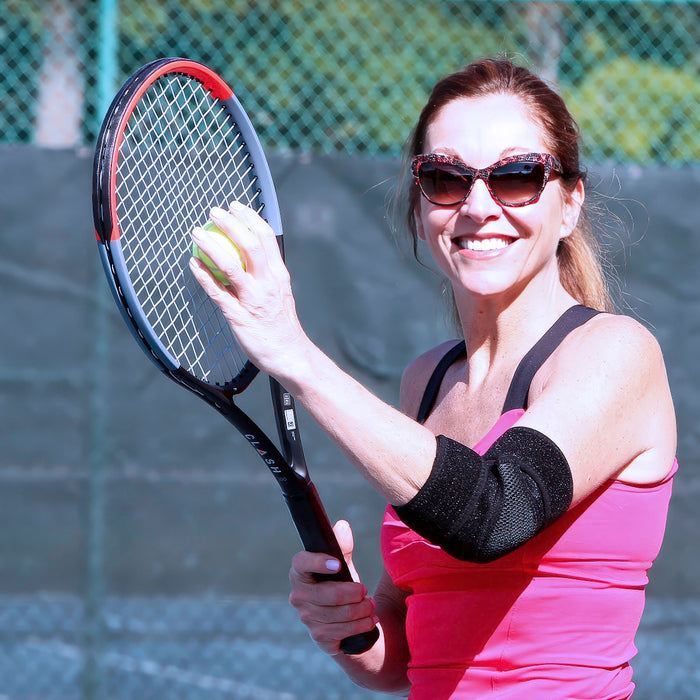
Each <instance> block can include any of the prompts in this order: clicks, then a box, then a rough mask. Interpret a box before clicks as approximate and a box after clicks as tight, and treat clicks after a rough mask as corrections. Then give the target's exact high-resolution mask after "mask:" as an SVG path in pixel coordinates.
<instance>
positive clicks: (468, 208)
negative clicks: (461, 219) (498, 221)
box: [460, 178, 501, 222]
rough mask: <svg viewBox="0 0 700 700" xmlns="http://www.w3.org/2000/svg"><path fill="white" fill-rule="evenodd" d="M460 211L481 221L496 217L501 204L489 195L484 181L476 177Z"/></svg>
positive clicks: (499, 211)
mask: <svg viewBox="0 0 700 700" xmlns="http://www.w3.org/2000/svg"><path fill="white" fill-rule="evenodd" d="M460 212H461V213H462V214H464V215H465V216H469V217H470V218H472V219H474V220H475V221H479V222H482V221H487V220H488V219H493V218H498V216H500V214H501V205H500V204H499V203H498V202H497V201H496V200H495V199H494V198H493V197H492V196H491V193H490V192H489V189H488V187H486V183H485V182H484V181H483V180H482V179H481V178H477V179H476V181H475V182H474V184H473V185H472V190H471V192H470V193H469V196H468V197H467V198H466V199H465V200H464V201H463V202H462V206H461V209H460Z"/></svg>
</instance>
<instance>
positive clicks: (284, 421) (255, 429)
mask: <svg viewBox="0 0 700 700" xmlns="http://www.w3.org/2000/svg"><path fill="white" fill-rule="evenodd" d="M171 72H180V73H184V74H185V75H189V76H191V77H193V78H195V79H197V80H199V81H200V82H201V83H202V85H203V86H204V87H205V88H206V89H207V90H209V91H210V92H211V94H212V96H213V97H214V98H216V99H219V100H220V101H221V102H222V103H223V104H224V105H225V106H226V109H227V111H228V113H229V116H230V117H231V118H232V119H233V120H234V121H235V123H236V125H237V127H238V129H239V131H240V133H241V136H242V139H243V141H244V143H245V146H246V148H247V150H248V152H249V153H251V154H252V160H253V162H254V164H255V174H256V177H257V183H258V187H259V190H261V191H262V192H263V194H264V196H263V203H264V205H265V216H266V219H267V221H268V223H269V224H270V226H271V227H272V229H273V230H274V231H275V233H276V235H277V242H278V244H279V246H280V251H281V252H282V255H283V257H284V247H283V237H282V223H281V219H280V214H279V207H278V206H277V199H276V194H275V188H274V183H273V181H272V175H271V173H270V170H269V166H268V164H267V159H266V158H265V155H264V152H263V150H262V146H261V145H260V142H259V140H258V137H257V134H256V133H255V129H254V127H253V125H252V123H251V122H250V119H249V118H248V116H247V114H246V112H245V110H244V109H243V107H242V105H241V104H240V102H239V100H238V98H237V97H236V96H235V95H234V93H233V90H232V89H231V88H230V87H229V86H228V85H227V84H226V83H225V82H224V81H223V80H222V79H221V78H220V77H219V76H218V75H217V74H216V73H214V72H213V71H212V70H211V69H209V68H208V67H207V66H205V65H203V64H201V63H198V62H196V61H192V60H189V59H185V58H163V59H158V60H156V61H152V62H151V63H149V64H146V65H145V66H142V67H141V68H139V69H138V70H137V71H136V72H135V73H133V74H132V76H131V77H130V78H129V79H128V80H127V81H126V82H125V83H124V85H123V86H122V87H121V89H120V90H119V91H118V92H117V94H116V96H115V98H114V100H113V101H112V103H111V105H110V107H109V109H108V111H107V114H106V116H105V118H104V121H103V123H102V127H101V129H100V133H99V136H98V141H97V148H96V150H95V158H94V163H93V188H92V192H93V194H92V205H93V218H94V223H95V236H96V239H97V243H98V250H99V254H100V259H101V261H102V266H103V269H104V272H105V276H106V278H107V281H108V284H109V288H110V291H111V293H112V296H113V297H114V300H115V302H116V304H117V307H118V308H119V310H120V312H121V315H122V317H123V319H124V321H125V323H126V325H127V327H128V328H129V330H130V331H131V333H132V335H133V336H134V338H135V339H136V341H137V343H138V345H139V347H140V348H141V349H142V350H143V351H144V353H145V354H146V355H147V356H148V357H149V359H150V360H151V361H152V362H153V363H154V364H155V365H156V367H157V368H158V369H159V370H160V371H161V372H163V373H164V374H165V375H166V376H168V377H169V378H170V379H172V380H173V381H175V382H176V383H177V384H179V385H180V386H182V387H184V388H186V389H188V390H189V391H190V392H192V393H194V394H196V395H197V396H199V397H200V398H201V399H203V400H204V401H206V402H207V403H208V404H209V405H211V406H212V407H213V408H215V409H216V410H217V411H218V412H219V413H220V414H221V415H222V416H223V417H224V418H226V420H228V421H229V422H230V423H231V424H232V425H233V426H234V427H235V428H236V429H237V430H238V431H239V432H240V433H241V434H242V435H243V436H244V437H245V439H246V440H247V441H248V442H249V443H250V445H251V446H252V447H253V448H254V449H255V451H256V452H257V453H258V456H259V457H260V458H261V459H262V460H263V462H264V463H265V464H266V465H267V467H268V469H269V471H270V473H271V474H272V475H273V476H274V477H275V479H276V481H277V483H278V485H279V487H280V489H281V491H282V494H283V496H284V499H285V502H286V504H287V507H288V509H289V512H290V514H291V516H292V520H293V522H294V524H295V527H296V529H297V532H298V534H299V536H300V539H301V541H302V544H303V545H304V548H305V549H306V550H307V551H311V552H323V553H326V554H330V555H331V556H334V557H336V558H337V559H339V561H340V562H341V569H340V571H339V572H338V573H335V574H328V575H325V574H323V575H319V576H318V579H319V580H326V579H327V580H336V581H351V580H352V575H351V573H350V571H349V569H348V567H347V564H346V563H345V559H344V557H343V554H342V551H341V549H340V546H339V545H338V542H337V540H336V538H335V535H334V533H333V529H332V525H331V523H330V520H329V518H328V515H327V513H326V511H325V509H324V507H323V503H322V502H321V499H320V497H319V495H318V492H317V490H316V487H315V485H314V484H313V483H312V481H311V479H310V477H309V473H308V469H307V466H306V459H305V456H304V451H303V447H302V444H301V437H300V434H299V428H298V417H297V413H296V407H295V404H294V399H293V397H292V396H291V394H289V392H287V391H286V390H285V389H284V388H283V387H282V386H281V385H280V384H279V382H277V381H276V380H275V379H274V378H273V377H269V381H270V391H271V399H272V405H273V409H274V415H275V422H276V426H277V432H278V436H279V440H280V444H281V446H282V452H283V453H284V454H283V453H282V452H280V450H279V449H278V448H277V446H276V445H275V444H274V443H273V442H272V440H270V438H269V437H268V436H267V435H266V434H265V432H264V431H263V430H262V429H261V428H260V427H259V426H258V425H257V424H256V423H255V422H254V421H253V420H252V419H251V418H250V417H249V416H248V415H247V414H246V413H245V412H244V411H243V410H242V409H241V408H239V407H238V405H237V404H236V403H235V401H234V396H235V395H236V394H239V393H241V392H242V391H243V390H244V389H245V388H246V387H247V386H248V385H249V384H250V383H251V381H252V380H253V379H254V378H255V376H256V375H257V374H258V368H257V367H255V366H254V365H253V364H252V363H251V362H250V361H248V362H247V363H246V364H245V366H244V368H243V370H242V371H241V372H240V373H239V375H238V376H237V377H236V381H235V383H227V384H224V385H218V384H217V385H214V384H210V383H208V382H205V381H202V380H201V379H199V378H197V377H195V376H194V375H192V374H191V373H190V372H188V371H187V370H186V369H184V368H183V367H182V366H181V364H180V362H179V361H178V360H177V359H176V358H175V357H174V356H173V355H172V354H171V353H170V352H169V351H168V349H167V348H166V347H165V346H164V344H163V343H162V342H161V340H160V339H159V338H158V336H157V334H156V333H155V331H154V330H153V329H152V327H151V324H150V323H149V321H148V319H147V318H146V315H145V313H144V312H143V310H142V308H141V304H140V302H139V300H138V297H137V294H136V292H135V290H134V287H133V285H132V283H131V279H130V276H129V273H128V270H127V266H126V262H125V260H124V254H123V250H122V246H121V242H120V229H119V222H118V220H117V216H116V211H117V206H116V205H117V202H116V186H115V181H116V179H117V166H118V158H119V146H120V144H121V140H122V138H123V134H124V127H125V125H126V123H127V122H128V119H129V117H130V116H131V114H132V112H133V109H134V107H135V105H136V103H137V102H138V99H139V97H140V96H141V95H143V94H144V93H145V92H146V90H147V89H148V87H150V85H152V84H153V83H154V82H155V81H156V80H157V79H158V78H160V77H162V76H163V75H165V74H167V73H171ZM378 636H379V632H378V629H377V628H376V627H375V628H374V629H373V630H371V631H370V632H367V633H361V634H357V635H353V636H351V637H348V638H347V639H345V640H343V641H342V642H341V649H342V650H343V651H344V652H345V653H347V654H358V653H362V652H364V651H366V650H367V649H369V648H370V647H371V646H372V645H373V644H374V642H375V641H376V639H377V638H378Z"/></svg>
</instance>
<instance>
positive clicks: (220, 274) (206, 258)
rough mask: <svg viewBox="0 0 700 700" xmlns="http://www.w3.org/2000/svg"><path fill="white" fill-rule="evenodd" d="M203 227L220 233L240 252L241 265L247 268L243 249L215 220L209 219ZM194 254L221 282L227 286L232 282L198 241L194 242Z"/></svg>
mask: <svg viewBox="0 0 700 700" xmlns="http://www.w3.org/2000/svg"><path fill="white" fill-rule="evenodd" d="M202 228H203V229H204V230H205V231H214V233H218V234H220V235H221V236H223V237H224V238H225V239H226V240H227V241H228V242H229V243H230V244H231V246H232V247H233V249H234V250H235V251H236V252H237V253H238V258H239V259H240V261H241V267H242V268H243V269H244V270H245V262H243V256H242V255H241V251H240V250H239V249H238V246H237V245H236V244H235V243H234V242H233V241H232V240H231V239H230V238H229V237H228V236H227V235H226V234H225V233H224V232H223V231H222V230H221V229H220V228H219V227H218V226H217V225H216V224H215V223H214V222H213V221H207V223H206V224H204V226H202ZM192 255H194V257H195V258H199V259H200V260H201V261H202V262H203V263H204V264H205V265H206V266H207V267H208V268H209V271H210V272H211V274H212V275H214V277H216V279H217V280H219V282H221V284H225V285H226V286H228V285H230V284H231V283H230V282H229V281H228V279H227V278H226V276H225V275H224V273H223V272H221V270H219V268H218V267H217V266H216V265H215V264H214V261H213V260H212V259H211V258H210V257H209V256H208V255H207V254H206V253H205V252H204V251H203V250H202V249H201V248H200V247H199V246H198V245H197V244H196V243H193V244H192Z"/></svg>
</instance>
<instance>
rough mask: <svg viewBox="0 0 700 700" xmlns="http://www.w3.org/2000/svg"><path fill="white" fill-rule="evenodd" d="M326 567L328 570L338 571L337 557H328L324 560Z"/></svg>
mask: <svg viewBox="0 0 700 700" xmlns="http://www.w3.org/2000/svg"><path fill="white" fill-rule="evenodd" d="M326 569H328V571H340V562H339V561H338V560H337V559H328V561H326Z"/></svg>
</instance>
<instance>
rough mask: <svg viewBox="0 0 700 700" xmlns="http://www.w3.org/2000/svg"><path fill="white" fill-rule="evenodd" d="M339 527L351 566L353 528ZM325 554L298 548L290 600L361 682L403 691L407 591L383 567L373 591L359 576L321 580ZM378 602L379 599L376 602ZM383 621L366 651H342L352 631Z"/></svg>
mask: <svg viewBox="0 0 700 700" xmlns="http://www.w3.org/2000/svg"><path fill="white" fill-rule="evenodd" d="M334 530H335V533H336V536H337V538H338V543H339V544H340V547H341V549H342V551H343V553H344V555H345V559H346V561H347V562H348V566H349V567H350V570H351V571H352V572H353V574H354V575H355V576H356V572H355V570H354V567H353V564H352V549H353V541H352V532H351V530H350V526H349V525H348V524H347V523H346V522H344V521H341V522H339V523H337V524H336V526H335V528H334ZM328 560H329V558H328V556H327V555H323V554H314V553H310V552H299V553H298V554H297V555H295V557H294V559H293V560H292V568H291V570H290V574H289V578H290V582H291V585H292V592H291V594H290V596H289V600H290V602H291V604H292V605H293V606H294V607H295V608H296V609H297V611H298V612H299V617H300V619H301V621H302V622H303V623H304V624H305V625H306V626H307V627H308V628H309V633H310V635H311V637H312V639H313V640H314V641H315V642H316V644H317V645H318V646H319V647H320V648H321V649H322V650H323V651H325V652H326V653H327V654H330V655H331V656H332V657H333V659H334V660H335V661H336V663H337V664H338V665H339V666H340V667H341V668H342V669H343V670H344V671H345V673H346V674H347V675H348V677H349V678H350V679H351V680H353V681H354V682H355V683H357V684H358V685H361V686H363V687H365V688H370V689H372V690H377V691H380V692H385V693H398V694H404V693H405V692H406V691H407V689H408V680H407V677H406V669H407V665H408V650H407V645H406V633H405V618H406V611H405V603H404V600H405V596H404V594H403V593H402V592H401V591H400V590H399V589H397V588H396V587H395V586H394V584H393V583H392V581H391V579H390V578H389V576H388V575H387V574H386V573H384V575H383V577H382V579H381V581H380V582H379V584H378V586H377V589H376V591H375V594H374V599H371V598H369V597H368V596H367V589H366V588H365V587H364V586H363V585H362V584H361V583H358V582H353V583H337V582H329V581H326V582H323V583H318V582H317V581H316V579H315V578H314V576H313V574H314V573H327V572H328V568H327V562H328ZM375 602H376V605H375ZM377 622H378V623H379V630H380V636H379V639H378V640H377V642H376V643H375V644H374V646H373V647H372V648H371V649H370V650H368V651H366V652H365V653H364V654H357V655H352V656H351V655H346V654H343V653H342V652H340V650H339V644H340V641H341V640H342V639H343V638H345V637H347V636H348V635H351V634H356V633H359V632H365V631H368V630H370V629H371V628H372V627H373V626H374V625H375V624H376V623H377Z"/></svg>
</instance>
